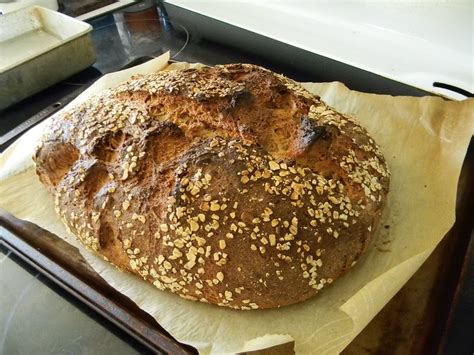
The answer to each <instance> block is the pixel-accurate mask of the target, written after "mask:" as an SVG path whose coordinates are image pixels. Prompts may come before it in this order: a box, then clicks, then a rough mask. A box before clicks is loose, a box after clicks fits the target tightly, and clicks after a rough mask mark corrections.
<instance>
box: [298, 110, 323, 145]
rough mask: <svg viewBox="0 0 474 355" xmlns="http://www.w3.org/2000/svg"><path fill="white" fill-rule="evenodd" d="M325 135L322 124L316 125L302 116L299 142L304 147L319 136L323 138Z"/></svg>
mask: <svg viewBox="0 0 474 355" xmlns="http://www.w3.org/2000/svg"><path fill="white" fill-rule="evenodd" d="M325 136H326V128H325V127H323V126H318V124H317V123H316V122H315V121H314V120H312V119H310V118H308V117H302V118H301V125H300V130H299V137H298V139H299V140H300V144H301V145H302V146H304V147H310V146H311V145H312V144H313V143H314V142H316V141H317V140H318V139H320V138H324V137H325Z"/></svg>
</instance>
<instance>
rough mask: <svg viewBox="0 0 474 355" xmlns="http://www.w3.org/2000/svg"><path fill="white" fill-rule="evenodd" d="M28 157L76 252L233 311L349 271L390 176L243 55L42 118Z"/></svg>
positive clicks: (326, 117)
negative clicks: (79, 247)
mask: <svg viewBox="0 0 474 355" xmlns="http://www.w3.org/2000/svg"><path fill="white" fill-rule="evenodd" d="M34 159H35V162H36V169H37V174H38V176H39V178H40V180H41V181H42V183H43V184H44V185H45V186H46V187H47V188H48V189H49V191H50V192H51V193H52V194H53V195H54V198H55V207H56V212H57V213H58V214H59V215H60V216H61V218H62V219H63V221H64V223H65V225H66V226H67V227H68V228H69V229H70V230H71V231H72V232H73V233H74V234H75V235H76V236H77V238H78V239H79V240H80V241H81V242H82V243H83V244H84V245H85V246H87V247H88V248H89V249H91V250H93V251H94V252H96V253H97V254H99V255H101V256H103V257H104V258H105V259H107V260H108V261H110V262H111V263H113V264H114V265H115V266H117V267H118V268H120V269H122V270H126V271H129V272H132V273H135V274H137V275H139V276H140V277H142V278H143V279H144V280H147V281H149V282H151V283H153V285H155V286H156V287H157V288H159V289H160V290H169V291H171V292H174V293H176V294H178V295H180V296H181V297H184V298H187V299H190V300H197V301H202V302H208V303H213V304H217V305H219V306H226V307H231V308H236V309H243V310H250V309H265V308H273V307H280V306H285V305H289V304H293V303H296V302H301V301H303V300H306V299H308V298H310V297H312V296H314V295H315V294H317V293H318V292H319V291H321V290H322V289H324V288H325V287H326V286H327V285H328V284H331V283H332V282H333V281H334V280H335V279H336V278H338V277H340V276H341V275H342V274H344V273H345V272H346V271H347V270H348V269H350V268H351V267H352V266H353V265H354V264H355V262H356V261H357V260H358V259H359V257H360V256H361V254H362V253H363V252H364V251H365V250H366V248H367V245H368V243H369V242H370V240H371V238H372V236H373V234H374V229H375V227H376V225H377V222H378V221H379V219H380V215H381V212H382V209H383V206H384V202H385V199H386V195H387V192H388V186H389V171H388V169H387V165H386V163H385V160H384V157H383V156H382V154H381V153H380V151H379V149H378V147H377V145H376V143H375V142H374V141H373V139H372V138H370V136H369V135H368V134H367V132H366V131H365V130H364V129H363V128H362V127H361V126H360V125H359V124H358V123H357V121H356V120H354V119H353V118H350V117H347V116H344V115H342V114H340V113H338V112H336V111H335V110H334V109H332V108H330V107H329V106H327V105H326V104H325V103H324V102H323V101H322V100H320V98H318V97H316V96H314V95H312V94H310V93H309V92H308V91H306V90H305V89H304V88H303V87H301V86H300V85H299V84H297V83H296V82H294V81H292V80H290V79H288V78H286V77H284V76H282V75H278V74H275V73H273V72H271V71H269V70H266V69H264V68H261V67H258V66H255V65H247V64H232V65H220V66H216V67H203V68H199V69H185V70H174V71H164V72H159V73H152V74H147V75H143V76H139V77H134V78H132V79H130V80H129V81H127V82H126V83H124V84H121V85H119V86H117V87H115V88H113V89H109V90H107V91H105V92H103V93H102V94H100V95H98V96H95V97H93V98H92V99H90V100H88V101H87V102H85V103H83V104H81V105H78V106H76V107H73V108H72V109H70V110H68V111H66V112H61V113H60V114H58V115H56V117H55V118H54V119H53V120H52V123H51V125H50V127H49V129H48V130H47V131H46V133H45V135H44V137H43V141H42V143H41V144H40V146H39V147H38V149H37V152H36V155H35V157H34Z"/></svg>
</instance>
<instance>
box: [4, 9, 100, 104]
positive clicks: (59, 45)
mask: <svg viewBox="0 0 474 355" xmlns="http://www.w3.org/2000/svg"><path fill="white" fill-rule="evenodd" d="M91 31H92V26H91V25H89V24H87V23H85V22H82V21H79V20H76V19H74V18H72V17H69V16H66V15H64V14H60V13H58V12H55V11H52V10H49V9H46V8H43V7H41V6H29V7H26V8H23V9H20V10H17V11H14V12H11V13H8V14H5V15H3V16H0V110H1V109H4V108H6V107H8V106H10V105H12V104H14V103H16V102H18V101H20V100H22V99H24V98H26V97H28V96H31V95H33V94H35V93H37V92H39V91H42V90H44V89H46V88H47V87H49V86H51V85H54V84H56V83H57V82H59V81H61V80H63V79H65V78H67V77H69V76H71V75H73V74H75V73H77V72H79V71H81V70H82V69H85V68H87V67H88V66H90V65H92V63H94V61H95V58H96V56H95V51H94V47H93V45H92V38H91V35H90V32H91Z"/></svg>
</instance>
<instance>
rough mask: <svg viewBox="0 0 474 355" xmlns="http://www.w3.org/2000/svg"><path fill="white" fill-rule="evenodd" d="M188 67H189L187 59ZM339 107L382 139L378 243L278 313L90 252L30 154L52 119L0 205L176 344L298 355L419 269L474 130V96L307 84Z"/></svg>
mask: <svg viewBox="0 0 474 355" xmlns="http://www.w3.org/2000/svg"><path fill="white" fill-rule="evenodd" d="M167 60H168V56H167V55H163V56H161V57H159V58H156V59H154V60H153V61H151V62H148V63H145V64H143V65H141V66H139V67H135V68H131V69H128V70H127V71H125V72H119V73H115V74H113V75H107V76H105V77H104V78H102V79H100V80H99V82H98V83H96V84H95V85H94V87H92V88H90V89H89V90H87V91H86V92H84V93H83V94H82V95H81V96H80V97H79V98H78V99H76V100H75V102H73V103H71V105H73V104H76V103H77V102H80V101H83V100H84V99H86V98H87V97H89V96H90V95H92V94H93V93H94V92H98V91H100V90H103V89H104V88H106V87H110V86H113V85H115V84H117V83H118V82H121V81H123V80H126V79H127V78H128V77H129V76H130V75H132V74H134V73H138V72H142V73H143V72H149V71H153V70H161V69H165V68H166V67H167V64H166V62H167ZM181 66H183V65H181ZM304 86H305V87H306V88H307V89H308V90H310V91H311V92H313V93H315V94H317V95H320V96H321V97H322V98H323V99H324V100H325V101H326V102H327V103H328V104H329V105H331V106H333V107H335V108H336V109H337V110H338V111H340V112H344V113H348V114H351V115H354V116H355V117H357V118H358V119H359V120H360V122H361V123H362V125H363V126H364V127H365V128H366V129H367V130H368V131H369V133H370V134H371V135H372V136H373V137H374V138H375V140H376V141H377V143H378V144H379V145H380V146H381V150H382V152H383V153H384V155H385V157H386V159H387V161H388V164H389V167H390V169H391V171H392V180H391V186H390V193H389V197H388V204H387V208H386V209H385V213H384V216H383V220H382V222H381V225H380V227H379V229H378V232H377V236H376V241H375V243H374V245H373V246H372V247H371V248H370V250H369V252H368V255H367V256H366V258H365V259H364V260H362V261H360V262H359V263H358V265H356V266H355V268H354V269H353V270H352V271H351V272H349V273H348V274H347V275H346V276H344V277H343V278H341V279H340V280H338V281H337V282H335V284H334V285H333V286H332V287H330V288H328V289H327V290H325V291H324V292H323V293H322V294H321V295H319V296H317V297H315V298H313V299H311V300H309V301H306V302H303V303H301V304H297V305H293V306H289V307H283V308H282V309H277V310H265V311H262V310H257V311H235V310H229V309H223V308H220V307H217V306H213V305H208V304H203V303H198V302H192V301H187V300H183V299H181V298H179V297H178V296H176V295H173V294H171V293H167V292H163V291H159V290H157V289H156V288H154V287H153V286H151V285H149V284H148V283H146V282H144V281H142V280H141V279H139V278H138V277H136V276H133V275H130V274H126V273H122V272H120V271H118V270H117V269H115V268H114V267H113V266H111V265H110V264H108V263H106V262H105V261H103V260H102V259H100V258H98V257H96V256H95V255H92V254H90V253H89V252H88V251H86V250H85V249H84V248H83V247H82V246H80V245H79V244H78V243H77V242H76V240H75V239H74V237H73V236H71V235H70V234H68V232H66V230H65V228H64V226H63V225H62V223H61V222H60V221H59V218H58V217H56V214H55V213H54V208H53V199H52V198H51V196H49V195H48V193H47V192H46V190H45V188H44V187H43V186H42V185H41V184H40V183H39V181H38V179H37V178H36V176H35V173H34V167H33V163H32V161H31V155H32V154H33V151H34V147H35V146H36V144H37V142H38V139H39V137H40V136H41V133H42V131H43V129H44V127H45V124H47V122H45V123H43V124H41V125H39V126H37V127H35V128H33V129H32V130H30V131H28V132H27V133H26V134H25V135H24V136H22V137H21V138H20V139H19V140H18V141H17V142H16V143H15V144H14V145H12V146H11V147H10V148H9V149H7V151H5V152H4V153H3V154H2V155H1V156H0V207H1V208H4V209H6V210H8V211H10V212H11V213H12V214H14V215H15V216H17V217H18V218H22V219H25V220H29V221H31V222H34V223H36V224H38V225H40V226H41V227H43V228H45V229H47V230H49V231H51V232H53V233H55V234H57V235H58V236H60V237H61V238H64V239H65V240H67V241H68V242H70V243H71V244H74V245H76V246H77V247H78V248H79V250H80V251H81V253H82V254H83V255H84V257H85V258H86V259H87V261H88V262H89V263H90V264H91V265H92V267H93V268H94V269H95V270H96V271H97V272H98V273H99V274H100V275H101V276H102V277H103V278H104V279H105V280H106V281H107V282H108V283H110V284H111V285H112V286H113V287H115V288H116V289H117V290H119V291H120V292H122V293H123V294H125V295H127V296H128V297H130V298H131V299H132V300H133V301H134V302H135V303H137V304H138V306H139V307H141V308H142V309H144V310H145V311H146V312H148V313H150V314H151V315H152V316H153V317H154V318H155V319H156V320H157V321H158V322H159V323H160V325H161V326H163V328H165V329H166V330H167V331H168V332H169V333H170V334H171V335H173V336H174V337H175V338H176V339H177V340H178V341H181V342H183V343H187V344H190V345H192V346H194V347H196V348H197V349H198V350H199V351H200V352H201V353H204V354H206V353H232V352H237V351H242V350H244V349H245V350H255V349H259V348H264V347H267V346H271V345H275V344H279V343H283V342H287V341H291V340H292V339H294V341H295V349H296V351H297V353H300V354H310V353H314V354H333V353H338V352H340V351H342V349H344V347H346V346H347V345H348V344H349V343H350V342H351V340H352V339H354V337H355V336H356V335H357V334H358V333H359V332H360V331H361V330H362V329H363V328H364V327H365V326H366V325H367V323H368V322H369V321H370V320H371V319H372V318H373V317H374V316H375V315H376V314H377V312H378V311H379V310H380V309H381V308H382V307H383V306H384V305H385V304H386V303H387V302H388V301H389V300H390V299H391V298H392V296H393V295H394V294H395V293H396V292H397V291H398V290H399V289H400V288H401V287H402V286H403V284H404V283H405V282H406V281H407V280H408V279H409V278H410V277H411V275H413V273H414V272H415V271H416V270H417V269H418V267H419V266H420V265H421V264H422V263H423V261H424V260H425V259H426V258H427V257H428V256H429V255H430V253H431V252H432V251H433V249H434V248H435V246H436V245H437V244H438V242H439V241H440V240H441V239H442V237H443V236H444V235H445V233H446V232H447V231H448V230H449V228H450V227H451V226H452V224H453V222H454V212H455V198H456V187H457V181H458V178H459V174H460V170H461V166H462V162H463V159H464V156H465V153H466V151H467V146H468V143H469V140H470V138H471V136H472V134H473V132H474V116H473V112H474V101H473V100H466V101H463V102H448V101H445V100H443V99H441V98H435V97H426V98H412V97H392V96H386V95H373V94H365V93H360V92H355V91H351V90H349V89H347V88H346V87H345V86H344V85H343V84H341V83H320V84H316V83H313V84H311V83H307V84H304Z"/></svg>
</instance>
